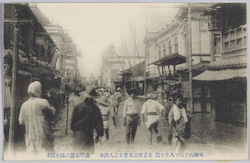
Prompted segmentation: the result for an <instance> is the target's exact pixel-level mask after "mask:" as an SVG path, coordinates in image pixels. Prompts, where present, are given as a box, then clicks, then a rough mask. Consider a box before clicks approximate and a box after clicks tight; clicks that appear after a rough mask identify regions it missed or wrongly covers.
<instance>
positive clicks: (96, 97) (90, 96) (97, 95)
mask: <svg viewBox="0 0 250 163" xmlns="http://www.w3.org/2000/svg"><path fill="white" fill-rule="evenodd" d="M83 95H84V96H85V97H87V98H93V99H98V98H100V97H101V94H99V93H97V94H96V95H95V96H92V95H90V94H88V93H87V92H85V91H84V92H83Z"/></svg>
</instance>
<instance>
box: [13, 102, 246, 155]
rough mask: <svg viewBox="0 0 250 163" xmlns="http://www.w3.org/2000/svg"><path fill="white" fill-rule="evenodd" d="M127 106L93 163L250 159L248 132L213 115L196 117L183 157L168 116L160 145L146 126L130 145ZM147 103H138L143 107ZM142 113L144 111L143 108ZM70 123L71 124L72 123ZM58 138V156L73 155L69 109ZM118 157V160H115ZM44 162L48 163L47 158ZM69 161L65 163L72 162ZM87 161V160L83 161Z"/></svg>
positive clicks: (59, 118) (60, 121)
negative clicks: (170, 130) (170, 132)
mask: <svg viewBox="0 0 250 163" xmlns="http://www.w3.org/2000/svg"><path fill="white" fill-rule="evenodd" d="M124 101H125V99H123V102H122V103H121V105H120V107H119V111H118V124H117V125H116V127H115V126H114V125H113V123H112V119H110V128H109V134H110V139H109V140H108V141H106V140H105V138H103V140H102V142H100V143H98V144H95V154H94V155H92V156H90V159H102V160H110V159H119V160H120V159H128V160H134V159H153V160H170V159H171V160H173V159H174V160H184V159H191V160H208V159H209V160H211V159H212V160H242V159H247V153H248V152H247V128H245V127H240V126H236V125H231V124H227V123H220V122H213V120H212V118H211V117H210V115H209V114H198V113H195V114H193V115H192V119H191V138H190V139H189V140H186V141H185V148H183V150H182V151H181V153H175V148H174V146H173V145H171V144H169V142H168V124H167V121H166V119H165V117H164V116H162V117H161V120H160V122H159V125H158V129H159V132H160V133H161V135H162V138H163V140H162V142H161V143H159V144H157V143H156V137H155V135H153V144H152V145H150V142H149V131H148V129H147V128H146V126H145V124H144V123H141V125H140V126H139V127H138V128H137V132H136V137H135V143H134V144H133V145H127V144H126V141H125V135H126V129H125V127H124V126H123V125H122V111H123V104H124ZM144 101H145V100H144V99H139V100H138V102H139V103H140V106H142V104H143V102H144ZM139 110H141V107H140V108H139ZM69 122H70V121H69ZM53 130H54V135H55V141H54V146H55V153H72V152H74V151H73V148H72V141H73V133H72V131H71V130H70V129H68V133H67V134H66V109H65V108H64V109H62V110H61V112H60V113H59V114H58V116H57V117H56V119H55V123H54V125H53ZM23 152H24V151H22V152H21V151H20V152H17V158H19V157H18V156H20V159H26V158H24V157H23ZM114 155H115V156H118V157H114ZM40 159H41V160H45V159H48V158H46V156H44V157H43V156H42V157H40ZM71 159H72V158H67V159H64V160H71ZM80 159H85V158H80Z"/></svg>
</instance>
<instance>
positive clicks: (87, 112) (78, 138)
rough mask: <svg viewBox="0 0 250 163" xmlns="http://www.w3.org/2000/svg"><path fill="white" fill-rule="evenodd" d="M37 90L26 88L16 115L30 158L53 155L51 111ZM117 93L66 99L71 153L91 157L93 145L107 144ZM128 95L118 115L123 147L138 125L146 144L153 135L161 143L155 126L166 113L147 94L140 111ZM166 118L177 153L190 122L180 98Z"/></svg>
mask: <svg viewBox="0 0 250 163" xmlns="http://www.w3.org/2000/svg"><path fill="white" fill-rule="evenodd" d="M41 87H42V86H41V83H40V82H38V81H35V82H33V83H31V84H30V85H29V87H28V90H27V92H28V94H29V96H30V98H29V99H28V101H26V102H25V103H24V104H23V105H22V107H21V110H20V115H19V123H20V124H21V126H23V129H24V133H25V142H26V150H27V152H29V153H33V154H37V153H40V152H42V151H45V152H53V151H54V145H53V141H54V137H53V133H52V129H51V120H52V118H53V115H54V114H55V108H54V107H53V106H51V105H50V103H49V102H48V101H47V100H46V99H42V98H41V90H42V89H41ZM120 91H121V89H120V88H117V90H116V92H115V93H114V94H113V95H110V94H109V93H107V92H104V93H100V92H98V91H97V89H96V88H95V87H93V86H88V87H87V88H86V89H85V90H84V91H82V90H81V89H78V88H76V90H75V92H74V95H72V97H70V98H69V105H70V109H69V117H71V118H70V121H69V122H70V123H69V124H70V129H71V130H72V131H73V148H74V151H75V152H85V153H89V154H93V153H94V152H95V148H94V144H95V143H98V142H104V141H103V139H104V138H105V140H106V141H108V140H109V136H110V135H109V121H110V119H111V118H112V120H113V124H114V126H117V122H118V110H119V106H120V102H121V101H122V94H121V93H120ZM128 95H129V96H128V98H127V99H126V100H125V102H124V107H123V112H122V122H123V125H124V126H125V127H126V138H125V140H126V143H127V144H128V145H130V144H133V143H134V141H135V135H136V130H137V126H139V125H140V124H141V121H142V122H144V123H145V126H146V127H147V128H148V130H149V133H150V144H152V136H153V132H154V133H155V135H156V139H157V143H159V142H161V141H162V136H161V134H160V133H159V131H158V123H159V120H160V118H161V117H162V115H163V111H164V110H166V109H165V108H164V107H163V106H162V105H161V104H160V103H159V102H158V101H156V100H154V97H153V95H152V94H151V93H149V94H147V96H146V98H147V101H146V102H145V103H144V104H143V106H142V108H140V107H141V106H140V105H139V103H138V100H137V99H136V96H135V95H136V92H135V90H129V91H128ZM140 110H141V112H140ZM167 117H168V118H167V119H168V124H169V138H171V140H172V141H171V142H173V144H174V145H175V147H176V152H180V150H181V147H182V146H183V144H184V140H185V139H186V138H187V137H189V136H190V131H189V130H188V128H189V127H188V125H189V123H188V122H189V121H190V120H189V118H188V116H187V113H186V110H185V108H184V107H183V105H182V96H181V95H178V94H177V95H175V96H174V97H173V105H172V106H171V110H170V111H169V112H168V116H167ZM117 129H118V128H117ZM94 132H95V134H94ZM104 135H105V137H104ZM94 136H95V137H94Z"/></svg>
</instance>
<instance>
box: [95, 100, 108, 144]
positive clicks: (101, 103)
mask: <svg viewBox="0 0 250 163" xmlns="http://www.w3.org/2000/svg"><path fill="white" fill-rule="evenodd" d="M96 101H97V106H98V107H99V109H100V111H101V114H102V120H103V128H104V134H105V135H106V140H109V117H110V108H109V106H110V105H111V103H110V102H109V100H108V98H107V97H106V96H102V97H101V98H100V99H97V100H96ZM98 141H99V140H98V137H97V138H96V142H98ZM101 142H102V143H103V140H101Z"/></svg>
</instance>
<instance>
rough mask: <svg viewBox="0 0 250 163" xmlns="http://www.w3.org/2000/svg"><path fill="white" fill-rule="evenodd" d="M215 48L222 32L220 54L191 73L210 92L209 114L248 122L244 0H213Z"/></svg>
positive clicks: (234, 122)
mask: <svg viewBox="0 0 250 163" xmlns="http://www.w3.org/2000/svg"><path fill="white" fill-rule="evenodd" d="M208 14H209V17H210V22H209V24H210V30H211V31H212V33H213V37H214V39H213V44H212V47H211V48H212V49H216V46H217V43H218V40H217V39H216V38H217V37H216V35H217V33H221V36H220V39H221V40H220V41H219V42H220V44H221V47H222V50H221V51H220V56H221V57H218V58H217V57H214V60H213V61H212V62H211V63H210V64H209V65H208V66H207V70H206V71H205V72H203V73H202V74H200V75H198V76H196V77H194V80H198V81H201V82H202V85H203V86H207V87H208V88H209V91H210V92H211V106H212V117H213V119H214V120H215V121H221V122H226V123H233V124H238V125H243V126H247V22H246V4H244V3H231V4H214V5H213V6H212V9H211V10H209V12H208Z"/></svg>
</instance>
